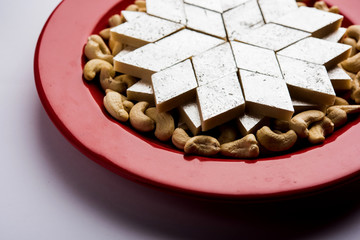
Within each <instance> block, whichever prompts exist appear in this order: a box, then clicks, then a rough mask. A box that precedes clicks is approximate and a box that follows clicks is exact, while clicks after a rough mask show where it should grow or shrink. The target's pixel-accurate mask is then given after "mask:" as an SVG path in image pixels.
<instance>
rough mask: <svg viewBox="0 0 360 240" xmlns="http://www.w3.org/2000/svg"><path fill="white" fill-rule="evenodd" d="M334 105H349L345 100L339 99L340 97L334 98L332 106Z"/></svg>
mask: <svg viewBox="0 0 360 240" xmlns="http://www.w3.org/2000/svg"><path fill="white" fill-rule="evenodd" d="M335 105H349V102H348V101H346V100H345V99H343V98H341V97H336V98H335V102H334V106H335Z"/></svg>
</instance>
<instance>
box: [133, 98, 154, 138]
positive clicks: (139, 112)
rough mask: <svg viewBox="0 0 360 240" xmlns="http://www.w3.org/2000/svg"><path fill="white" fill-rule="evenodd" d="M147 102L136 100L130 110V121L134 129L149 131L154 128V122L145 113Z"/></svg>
mask: <svg viewBox="0 0 360 240" xmlns="http://www.w3.org/2000/svg"><path fill="white" fill-rule="evenodd" d="M148 106H149V103H148V102H138V103H137V104H135V105H134V107H133V108H132V109H131V110H130V115H129V117H130V123H131V126H133V127H134V128H135V129H136V130H138V131H141V132H150V131H152V130H154V128H155V122H154V120H152V119H151V118H149V117H148V116H146V115H145V113H144V112H145V110H146V109H147V108H148Z"/></svg>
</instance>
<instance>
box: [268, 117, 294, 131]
mask: <svg viewBox="0 0 360 240" xmlns="http://www.w3.org/2000/svg"><path fill="white" fill-rule="evenodd" d="M289 124H290V123H289V121H286V120H280V119H274V120H273V121H272V124H271V127H272V128H273V129H274V130H279V131H281V132H287V131H289V130H290V126H289Z"/></svg>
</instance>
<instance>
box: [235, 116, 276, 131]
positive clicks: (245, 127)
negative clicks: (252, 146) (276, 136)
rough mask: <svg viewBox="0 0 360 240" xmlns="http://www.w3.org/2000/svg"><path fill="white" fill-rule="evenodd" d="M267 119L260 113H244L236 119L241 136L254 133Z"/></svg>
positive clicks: (265, 123)
mask: <svg viewBox="0 0 360 240" xmlns="http://www.w3.org/2000/svg"><path fill="white" fill-rule="evenodd" d="M268 120H269V119H268V118H266V117H264V116H263V115H261V114H248V113H244V114H243V115H241V116H240V117H239V118H237V119H236V124H237V127H238V129H239V131H240V133H241V134H242V135H243V136H246V135H248V134H250V133H255V132H256V131H257V130H258V129H260V128H261V127H263V126H265V125H267V123H268V122H269V121H268Z"/></svg>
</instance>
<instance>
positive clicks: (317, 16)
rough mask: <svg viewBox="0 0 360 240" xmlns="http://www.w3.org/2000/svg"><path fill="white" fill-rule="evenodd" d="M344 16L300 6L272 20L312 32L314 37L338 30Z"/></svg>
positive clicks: (320, 36)
mask: <svg viewBox="0 0 360 240" xmlns="http://www.w3.org/2000/svg"><path fill="white" fill-rule="evenodd" d="M343 18H344V17H343V16H342V15H340V14H335V13H331V12H326V11H321V10H319V9H316V8H310V7H300V8H298V10H296V11H292V12H290V13H289V14H287V15H285V16H283V17H281V18H277V19H275V20H273V21H272V22H274V23H277V24H280V25H283V26H287V27H291V28H294V29H298V30H302V31H305V32H308V33H311V35H312V36H313V37H318V38H322V37H324V36H326V35H328V34H329V33H331V32H334V31H336V30H337V29H338V28H339V27H340V26H341V23H342V20H343Z"/></svg>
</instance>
